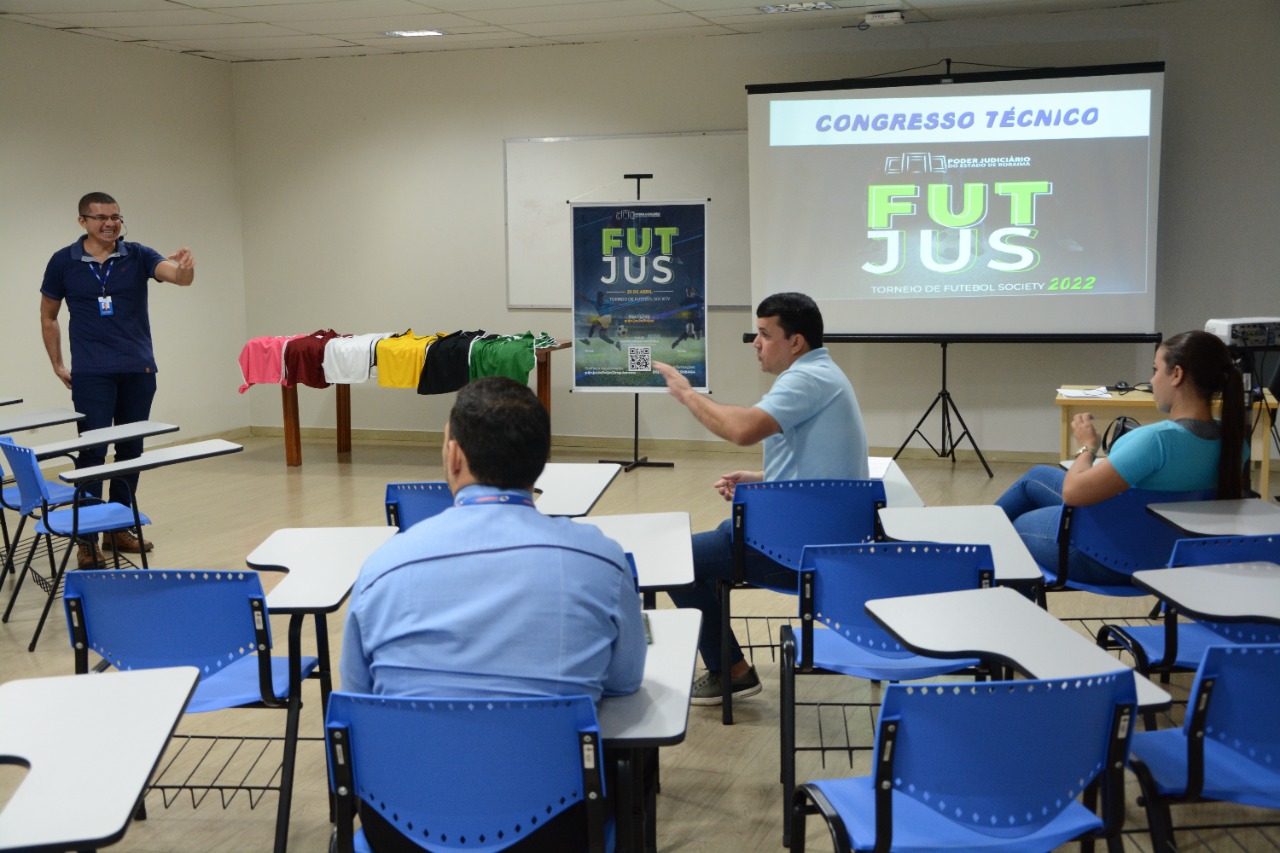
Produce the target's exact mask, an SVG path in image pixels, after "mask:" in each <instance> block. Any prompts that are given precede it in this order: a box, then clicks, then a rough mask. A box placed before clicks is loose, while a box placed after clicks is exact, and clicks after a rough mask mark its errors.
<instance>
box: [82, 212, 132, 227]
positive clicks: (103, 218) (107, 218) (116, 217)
mask: <svg viewBox="0 0 1280 853" xmlns="http://www.w3.org/2000/svg"><path fill="white" fill-rule="evenodd" d="M80 218H81V219H92V220H93V221H94V222H96V223H98V224H99V225H101V224H102V223H104V222H115V223H121V222H124V217H123V216H121V215H120V214H118V213H117V214H115V215H113V216H103V215H102V214H101V213H95V214H93V215H89V214H87V213H82V214H80Z"/></svg>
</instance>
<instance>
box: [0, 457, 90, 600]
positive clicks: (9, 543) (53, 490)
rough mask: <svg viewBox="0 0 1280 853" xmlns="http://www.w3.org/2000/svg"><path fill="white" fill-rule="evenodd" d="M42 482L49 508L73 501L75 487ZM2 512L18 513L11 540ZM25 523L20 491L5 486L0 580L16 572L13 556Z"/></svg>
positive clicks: (0, 493) (0, 529) (1, 502)
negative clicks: (16, 524) (46, 490)
mask: <svg viewBox="0 0 1280 853" xmlns="http://www.w3.org/2000/svg"><path fill="white" fill-rule="evenodd" d="M3 476H4V471H3V468H0V477H3ZM5 479H7V478H5ZM44 482H45V488H46V489H48V491H49V506H51V507H55V508H56V507H61V506H66V505H67V504H69V503H71V501H72V500H74V499H75V495H76V490H75V487H73V486H68V485H67V484H66V483H60V482H58V481H57V480H50V479H47V478H46V479H45V481H44ZM2 510H8V511H9V512H16V513H18V527H17V529H16V530H15V531H14V533H13V537H12V538H10V537H9V519H8V518H7V517H6V516H5V513H4V512H3V511H2ZM26 523H27V516H26V515H24V514H23V512H22V492H21V490H20V489H19V488H18V487H17V485H13V486H5V487H4V488H3V489H0V534H2V535H3V538H4V570H3V571H0V578H2V577H4V576H5V575H11V574H14V573H15V572H16V569H15V568H14V565H13V555H14V554H15V553H16V552H17V548H18V542H19V541H21V539H22V529H23V527H24V526H25V525H26Z"/></svg>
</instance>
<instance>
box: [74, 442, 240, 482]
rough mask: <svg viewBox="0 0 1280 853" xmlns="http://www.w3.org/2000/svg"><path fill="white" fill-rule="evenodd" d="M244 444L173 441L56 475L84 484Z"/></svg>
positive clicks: (235, 450)
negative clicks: (127, 456) (166, 445)
mask: <svg viewBox="0 0 1280 853" xmlns="http://www.w3.org/2000/svg"><path fill="white" fill-rule="evenodd" d="M241 450H244V446H243V445H239V444H236V443H234V442H230V441H224V440H223V439H221V438H210V439H208V440H206V441H193V442H191V443H190V444H175V445H172V446H170V447H162V448H160V449H159V450H148V451H145V452H144V453H143V454H142V455H141V456H138V457H137V458H135V459H127V460H125V461H124V462H108V463H107V464H106V465H94V466H93V467H92V468H77V469H76V470H74V471H66V472H64V473H62V474H59V475H58V477H59V478H60V479H62V480H64V481H66V482H68V483H71V484H73V485H74V484H79V483H86V482H90V481H92V480H106V479H109V478H111V477H119V476H121V475H123V474H134V473H137V472H139V471H150V470H151V469H152V468H160V467H163V466H165V465H174V464H176V463H178V462H194V461H196V460H198V459H209V458H211V457H214V456H225V455H226V454H228V453H239V452H240V451H241Z"/></svg>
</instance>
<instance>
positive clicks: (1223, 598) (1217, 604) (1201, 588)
mask: <svg viewBox="0 0 1280 853" xmlns="http://www.w3.org/2000/svg"><path fill="white" fill-rule="evenodd" d="M1133 582H1134V583H1135V584H1137V585H1138V586H1140V587H1142V588H1143V589H1145V590H1147V591H1149V592H1151V593H1152V594H1153V595H1156V596H1158V597H1160V598H1162V599H1164V600H1165V601H1167V602H1169V603H1170V604H1172V605H1173V606H1174V607H1176V608H1177V609H1178V611H1179V612H1181V613H1186V614H1189V615H1191V616H1195V617H1197V618H1199V619H1207V620H1209V621H1212V622H1271V623H1274V624H1280V566H1277V565H1276V564H1275V563H1261V562H1259V563H1229V564H1226V565H1221V566H1182V567H1180V568H1176V569H1144V570H1143V571H1140V572H1134V573H1133Z"/></svg>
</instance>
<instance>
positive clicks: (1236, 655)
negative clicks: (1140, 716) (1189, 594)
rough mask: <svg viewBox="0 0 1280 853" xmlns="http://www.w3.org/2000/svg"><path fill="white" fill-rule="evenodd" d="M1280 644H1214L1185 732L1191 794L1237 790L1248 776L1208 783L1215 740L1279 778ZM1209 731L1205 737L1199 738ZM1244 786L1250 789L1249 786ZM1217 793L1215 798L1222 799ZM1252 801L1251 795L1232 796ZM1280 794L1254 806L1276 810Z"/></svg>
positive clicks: (1191, 699) (1193, 692) (1196, 684)
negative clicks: (1206, 755) (1209, 745)
mask: <svg viewBox="0 0 1280 853" xmlns="http://www.w3.org/2000/svg"><path fill="white" fill-rule="evenodd" d="M1276 708H1280V644H1274V643H1266V644H1249V645H1228V646H1210V647H1209V648H1207V649H1205V653H1204V658H1203V659H1202V660H1201V661H1200V668H1199V669H1198V670H1196V679H1195V682H1194V683H1193V684H1192V685H1191V695H1190V697H1189V698H1188V699H1187V709H1188V710H1187V716H1186V719H1185V720H1184V721H1183V731H1184V732H1185V733H1186V734H1187V747H1188V750H1189V756H1188V762H1187V764H1188V780H1187V788H1188V796H1189V797H1191V798H1194V797H1195V796H1198V795H1199V793H1200V790H1201V784H1200V783H1203V785H1204V788H1205V789H1206V791H1205V793H1206V794H1208V793H1209V791H1210V790H1211V789H1213V788H1216V787H1220V786H1226V787H1235V785H1236V784H1237V783H1239V782H1244V781H1245V780H1244V779H1243V778H1240V779H1228V780H1205V779H1204V778H1203V774H1204V760H1203V751H1202V750H1203V745H1204V743H1205V742H1213V743H1216V744H1218V745H1219V746H1220V747H1222V748H1225V749H1230V750H1232V751H1233V752H1235V753H1237V754H1238V755H1239V756H1240V757H1241V758H1242V759H1245V760H1247V761H1249V762H1251V763H1253V764H1256V765H1258V766H1259V767H1262V768H1265V769H1266V770H1267V772H1268V774H1269V775H1270V776H1271V778H1273V779H1274V777H1275V774H1276V772H1277V768H1276V764H1275V758H1276V756H1277V755H1280V714H1277V713H1276ZM1201 731H1202V732H1203V733H1204V734H1203V737H1199V736H1197V733H1198V732H1201ZM1244 787H1246V788H1247V787H1248V784H1247V783H1246V784H1245V785H1244ZM1220 796H1221V793H1220V792H1215V794H1214V798H1215V799H1216V798H1219V797H1220ZM1230 799H1232V800H1233V801H1235V802H1243V803H1248V802H1249V799H1248V795H1245V796H1243V797H1230ZM1275 800H1276V797H1275V794H1274V790H1273V791H1272V792H1270V796H1269V797H1267V798H1265V799H1263V800H1259V801H1257V802H1255V803H1253V804H1254V805H1260V806H1268V807H1271V808H1274V807H1275Z"/></svg>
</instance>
